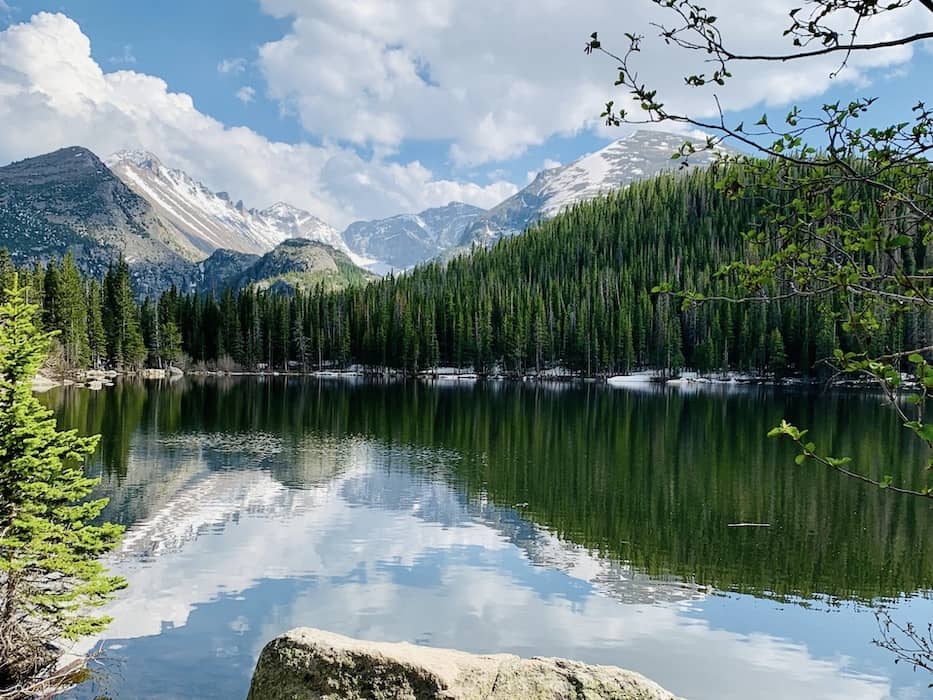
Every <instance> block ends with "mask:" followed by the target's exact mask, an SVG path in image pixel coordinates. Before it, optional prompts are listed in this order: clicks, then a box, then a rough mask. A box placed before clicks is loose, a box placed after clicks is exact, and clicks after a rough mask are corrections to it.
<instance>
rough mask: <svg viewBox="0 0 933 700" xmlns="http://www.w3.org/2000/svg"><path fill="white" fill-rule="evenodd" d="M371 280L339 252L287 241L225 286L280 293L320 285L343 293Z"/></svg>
mask: <svg viewBox="0 0 933 700" xmlns="http://www.w3.org/2000/svg"><path fill="white" fill-rule="evenodd" d="M372 279H374V276H373V275H372V274H371V273H369V272H367V271H366V270H364V269H363V268H361V267H359V266H358V265H356V263H354V262H353V260H352V259H351V258H350V256H348V255H347V254H346V253H344V252H343V251H341V250H338V249H336V248H334V247H333V246H331V245H328V244H326V243H321V242H320V241H309V240H305V239H301V238H291V239H288V240H286V241H283V242H282V243H280V244H279V245H277V246H276V247H275V248H274V249H272V250H271V251H270V252H268V253H266V254H265V255H263V256H262V257H261V258H259V259H258V260H256V262H254V263H253V264H252V265H250V266H249V267H248V268H246V269H245V270H244V271H243V272H241V273H240V274H239V275H237V276H236V277H233V278H231V279H230V280H229V286H232V287H234V288H237V289H242V288H243V287H247V286H250V285H254V286H256V287H258V288H260V289H266V288H269V287H276V288H279V289H282V290H283V291H288V290H289V289H294V288H295V287H297V286H301V287H303V288H305V289H308V288H311V287H315V286H317V285H318V284H323V285H324V287H325V288H327V289H343V288H345V287H349V286H351V285H356V284H363V283H365V282H368V281H370V280H372Z"/></svg>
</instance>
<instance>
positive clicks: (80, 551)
mask: <svg viewBox="0 0 933 700" xmlns="http://www.w3.org/2000/svg"><path fill="white" fill-rule="evenodd" d="M6 295H7V301H6V302H5V303H4V304H2V305H0V691H2V690H3V689H6V688H9V687H10V686H13V685H14V684H16V683H20V682H22V681H24V680H28V679H33V678H36V677H41V676H42V675H43V674H45V673H47V672H48V671H49V670H50V669H51V668H52V666H53V664H54V663H55V661H56V660H57V659H56V656H57V655H56V654H55V653H54V652H53V649H55V647H54V644H55V643H56V642H57V641H58V640H59V639H62V638H64V639H75V638H77V637H80V636H84V635H88V634H93V633H96V632H99V631H100V630H102V629H103V628H104V627H105V626H106V624H107V623H108V621H109V620H108V618H106V617H94V616H92V615H90V614H89V611H88V608H89V607H93V606H97V605H100V604H102V603H103V602H104V601H106V600H107V599H108V598H109V596H110V594H111V593H113V592H114V591H116V590H117V589H119V588H121V587H122V586H124V585H125V582H124V581H123V579H121V578H119V577H113V576H109V575H107V573H106V571H105V569H104V566H103V564H102V563H101V562H100V561H98V557H99V556H100V555H102V554H104V553H106V552H107V551H110V550H111V549H113V548H114V547H115V546H116V545H117V543H118V541H119V538H120V534H121V532H122V528H121V527H119V526H117V525H112V524H103V525H89V524H88V523H90V522H91V521H93V520H94V519H95V518H96V517H97V516H98V515H100V513H101V511H102V510H103V508H104V506H105V505H106V499H99V500H86V497H87V496H88V495H89V494H90V493H91V491H92V489H93V487H94V486H95V485H96V484H97V480H95V479H90V478H87V477H85V476H84V472H83V470H82V465H81V462H82V461H83V460H84V459H85V458H86V457H87V456H89V455H90V454H91V453H93V452H94V449H95V447H96V445H97V437H96V436H95V437H78V435H77V434H76V432H75V431H59V430H57V429H56V426H55V419H54V418H53V417H52V412H51V411H49V410H47V409H45V408H43V407H42V405H41V404H40V403H39V401H38V400H37V399H36V398H35V397H34V396H33V394H32V379H33V377H34V376H35V374H36V372H37V371H38V370H39V368H40V367H41V366H42V364H43V362H44V360H45V357H46V353H47V352H48V347H49V342H50V338H51V336H52V334H50V333H42V332H40V331H39V330H38V329H37V327H36V323H35V318H36V313H37V310H38V309H37V307H36V306H35V305H31V304H28V303H27V302H26V300H25V297H26V294H25V290H24V289H23V288H21V287H20V286H19V285H18V281H17V280H16V279H15V278H14V281H13V286H12V287H11V288H10V289H8V290H7V291H6Z"/></svg>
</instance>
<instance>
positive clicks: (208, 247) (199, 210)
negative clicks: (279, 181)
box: [106, 151, 351, 255]
mask: <svg viewBox="0 0 933 700" xmlns="http://www.w3.org/2000/svg"><path fill="white" fill-rule="evenodd" d="M106 163H107V165H108V166H109V167H110V169H111V170H112V171H113V172H114V174H115V175H117V177H119V178H120V179H121V180H123V182H124V183H126V185H127V186H128V187H129V188H131V189H132V190H134V191H135V192H136V193H137V194H139V196H141V197H143V198H144V199H145V200H146V201H148V202H149V204H150V205H151V206H152V208H153V209H154V210H155V211H156V213H158V214H159V216H160V217H162V219H163V220H164V221H166V222H167V223H169V224H170V225H171V226H172V227H173V228H174V229H175V231H176V232H177V233H178V236H179V238H180V239H181V240H182V241H183V242H184V243H185V244H187V245H189V246H191V247H192V248H193V249H195V250H197V251H200V252H201V253H202V254H203V255H208V254H210V253H212V252H213V251H215V250H217V249H218V248H226V249H229V250H236V251H239V252H241V253H256V254H262V253H265V252H268V251H269V250H270V249H271V248H273V247H275V246H277V245H278V244H279V243H281V242H282V241H284V240H287V239H289V238H306V239H308V240H313V241H320V242H321V243H326V244H328V245H330V246H332V247H334V248H336V249H337V250H341V251H342V252H344V253H345V254H347V255H350V254H351V253H350V249H349V248H347V246H346V245H345V244H344V242H343V239H342V238H341V237H340V233H339V232H338V231H337V229H335V228H334V227H333V226H331V225H330V224H327V223H325V222H323V221H321V220H320V219H319V218H317V217H316V216H314V215H313V214H310V213H309V212H306V211H303V210H301V209H298V208H297V207H293V206H291V205H290V204H285V203H284V202H278V203H276V204H273V205H272V206H271V207H269V208H267V209H263V210H261V211H258V210H256V209H247V208H246V207H245V206H244V205H243V202H242V201H238V202H236V203H235V204H234V202H233V201H232V200H231V199H230V196H229V195H228V194H227V193H226V192H211V191H210V190H209V189H208V188H207V187H206V186H205V185H203V184H201V183H200V182H198V181H197V180H195V179H194V178H192V177H191V176H190V175H188V174H187V173H185V172H183V171H181V170H176V169H174V168H167V167H165V166H164V165H163V164H162V163H161V162H160V161H159V159H158V158H157V157H156V156H155V155H153V154H152V153H148V152H146V151H120V152H119V153H115V154H114V155H112V156H110V157H109V158H107V160H106Z"/></svg>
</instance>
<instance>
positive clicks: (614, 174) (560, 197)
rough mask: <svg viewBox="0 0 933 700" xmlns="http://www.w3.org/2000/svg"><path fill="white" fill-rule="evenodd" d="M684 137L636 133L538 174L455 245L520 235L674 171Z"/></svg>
mask: <svg viewBox="0 0 933 700" xmlns="http://www.w3.org/2000/svg"><path fill="white" fill-rule="evenodd" d="M684 140H685V139H684V136H682V135H679V134H670V133H665V132H661V131H645V130H641V131H636V132H635V133H634V134H632V135H630V136H627V137H626V138H623V139H620V140H618V141H615V142H613V143H611V144H609V145H608V146H606V147H605V148H603V149H601V150H599V151H596V152H595V153H590V154H589V155H586V156H584V157H582V158H580V159H579V160H576V161H574V162H573V163H571V164H570V165H564V166H560V167H556V168H550V169H548V170H542V171H541V172H540V173H538V176H537V177H536V178H535V179H534V180H533V181H532V182H531V184H529V185H528V186H527V187H525V188H524V189H523V190H520V191H519V192H517V193H515V194H514V195H512V196H511V197H509V198H508V199H506V200H505V201H503V202H501V203H500V204H497V205H496V206H495V207H493V208H492V209H490V210H489V211H488V212H486V213H485V214H483V215H482V216H479V217H477V218H476V219H475V220H474V221H473V222H471V223H470V225H469V226H468V227H467V228H466V229H465V230H464V232H463V234H462V235H461V237H460V240H459V241H458V243H459V246H460V247H461V248H469V247H470V246H471V245H473V244H475V243H476V244H481V245H489V244H491V243H494V242H495V241H496V240H498V239H499V238H502V237H503V236H511V235H514V234H516V233H521V232H522V231H524V230H525V229H526V228H527V227H528V226H529V225H530V224H533V223H535V222H536V221H539V220H541V219H547V218H550V217H552V216H554V215H555V214H557V213H559V212H560V211H562V210H564V209H566V208H567V207H570V206H572V205H574V204H577V203H579V202H583V201H586V200H589V199H594V198H596V197H598V196H599V195H601V194H606V193H608V192H611V191H613V190H617V189H619V188H620V187H624V186H626V185H630V184H631V183H633V182H638V181H640V180H645V179H647V178H649V177H651V176H653V175H657V174H659V173H661V172H663V171H666V170H676V169H677V168H678V167H679V166H678V161H676V160H672V159H671V154H672V153H674V152H675V151H676V150H677V148H678V147H679V146H680V145H681V144H682V143H683V142H684ZM713 159H714V155H713V154H712V153H709V152H704V153H698V154H697V155H695V156H693V157H692V158H691V164H693V165H700V166H703V165H708V164H710V163H711V162H712V161H713Z"/></svg>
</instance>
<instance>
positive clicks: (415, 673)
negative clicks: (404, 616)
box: [248, 628, 676, 700]
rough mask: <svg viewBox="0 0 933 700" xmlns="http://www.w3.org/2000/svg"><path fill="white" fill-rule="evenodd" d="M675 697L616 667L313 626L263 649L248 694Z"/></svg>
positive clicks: (502, 699) (451, 699) (459, 699)
mask: <svg viewBox="0 0 933 700" xmlns="http://www.w3.org/2000/svg"><path fill="white" fill-rule="evenodd" d="M295 698H302V700H304V699H307V700H312V699H314V700H317V699H320V700H325V699H326V700H337V699H338V698H341V699H344V698H345V699H348V700H356V699H359V700H363V698H366V699H368V700H390V699H391V700H507V699H508V700H512V699H513V698H523V699H525V700H564V699H566V700H571V699H573V700H608V699H610V698H611V699H612V700H676V698H675V697H674V696H673V695H672V694H671V693H669V692H667V691H666V690H664V689H663V688H662V687H661V686H659V685H658V684H656V683H654V682H653V681H650V680H648V679H647V678H645V677H644V676H641V675H639V674H637V673H633V672H632V671H626V670H624V669H621V668H616V667H615V666H590V665H587V664H583V663H579V662H576V661H569V660H567V659H549V658H537V657H535V658H532V659H521V658H519V657H517V656H513V655H511V654H495V655H489V656H486V655H483V656H480V655H476V654H468V653H466V652H462V651H455V650H452V649H435V648H432V647H424V646H416V645H413V644H406V643H386V642H367V641H362V640H357V639H351V638H349V637H344V636H341V635H339V634H333V633H331V632H324V631H321V630H316V629H311V628H299V629H295V630H292V631H290V632H288V633H286V634H284V635H282V636H281V637H278V638H276V639H274V640H272V641H271V642H269V643H268V644H267V645H266V646H265V648H264V649H263V650H262V654H261V655H260V657H259V661H258V663H257V664H256V671H255V673H254V674H253V681H252V685H251V687H250V691H249V697H248V700H293V699H295Z"/></svg>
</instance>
